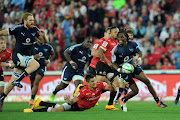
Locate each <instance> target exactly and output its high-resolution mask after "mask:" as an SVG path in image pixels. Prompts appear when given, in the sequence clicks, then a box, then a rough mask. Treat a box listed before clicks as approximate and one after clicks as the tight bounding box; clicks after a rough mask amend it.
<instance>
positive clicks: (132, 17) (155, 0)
mask: <svg viewBox="0 0 180 120" xmlns="http://www.w3.org/2000/svg"><path fill="white" fill-rule="evenodd" d="M0 9H1V10H0V28H2V29H7V28H9V27H12V26H14V25H17V24H18V22H19V20H20V17H21V15H22V14H23V13H24V12H31V13H33V15H34V17H35V25H36V26H38V28H41V29H44V30H45V32H46V35H47V36H48V38H49V40H50V44H51V45H52V46H53V48H54V50H55V53H56V57H55V59H54V61H52V62H51V63H50V64H49V65H48V67H47V70H61V69H62V67H63V65H64V64H65V62H66V61H65V58H64V56H63V51H64V49H66V48H67V47H69V46H71V45H74V44H78V43H81V42H82V41H83V40H84V38H85V37H87V36H91V37H92V38H93V41H96V40H98V39H99V38H102V37H103V36H104V30H105V28H107V27H109V26H117V27H119V28H125V27H127V26H129V27H130V28H132V29H133V32H134V41H136V42H137V43H138V45H139V46H140V47H141V49H142V51H143V58H144V59H143V61H142V68H143V69H145V70H150V69H151V70H153V69H158V70H160V69H162V70H165V69H180V1H179V0H1V1H0ZM6 39H7V40H8V44H7V48H8V49H10V50H13V48H14V44H15V38H14V37H13V36H8V37H6Z"/></svg>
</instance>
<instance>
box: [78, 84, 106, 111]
mask: <svg viewBox="0 0 180 120" xmlns="http://www.w3.org/2000/svg"><path fill="white" fill-rule="evenodd" d="M106 86H107V83H105V82H97V83H96V88H95V89H94V90H91V89H90V88H89V87H88V86H84V87H83V88H82V89H81V90H80V91H79V92H78V93H77V95H76V97H77V98H78V99H79V100H78V101H77V105H78V107H79V108H82V109H90V108H91V107H94V106H95V105H96V103H97V102H98V100H99V98H100V97H101V93H102V90H104V89H105V87H106Z"/></svg>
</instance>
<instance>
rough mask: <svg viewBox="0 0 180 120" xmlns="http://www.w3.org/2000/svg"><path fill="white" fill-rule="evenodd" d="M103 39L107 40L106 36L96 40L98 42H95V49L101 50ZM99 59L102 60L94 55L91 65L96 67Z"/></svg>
mask: <svg viewBox="0 0 180 120" xmlns="http://www.w3.org/2000/svg"><path fill="white" fill-rule="evenodd" d="M103 41H105V39H104V38H101V39H99V40H98V41H96V42H95V43H94V45H93V49H95V50H99V47H100V46H101V45H102V43H103ZM99 60H100V58H98V57H93V58H92V60H91V64H90V66H91V67H92V68H96V64H97V62H98V61H99Z"/></svg>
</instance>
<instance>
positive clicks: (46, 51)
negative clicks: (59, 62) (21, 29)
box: [32, 42, 54, 66]
mask: <svg viewBox="0 0 180 120" xmlns="http://www.w3.org/2000/svg"><path fill="white" fill-rule="evenodd" d="M52 52H54V49H53V47H52V46H51V45H50V44H47V43H45V44H42V45H38V44H37V42H35V43H34V46H33V48H32V54H33V55H36V54H39V56H40V60H37V61H38V62H39V64H40V65H41V66H44V60H48V59H49V57H50V55H51V53H52Z"/></svg>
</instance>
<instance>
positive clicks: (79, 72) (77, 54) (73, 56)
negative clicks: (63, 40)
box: [50, 37, 92, 102]
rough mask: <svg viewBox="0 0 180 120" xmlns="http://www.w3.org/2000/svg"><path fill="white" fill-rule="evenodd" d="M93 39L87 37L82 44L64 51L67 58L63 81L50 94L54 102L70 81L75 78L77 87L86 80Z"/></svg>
mask: <svg viewBox="0 0 180 120" xmlns="http://www.w3.org/2000/svg"><path fill="white" fill-rule="evenodd" d="M91 46H92V39H91V38H89V37H88V38H86V39H85V40H84V42H83V43H82V44H77V45H73V46H71V47H70V48H67V49H66V50H65V51H64V56H65V58H66V60H67V63H66V64H65V66H64V68H63V72H62V76H61V83H60V84H59V85H58V86H56V88H55V90H54V91H53V92H52V94H51V96H50V101H51V102H53V101H54V99H55V96H56V93H57V92H58V91H60V90H62V89H64V88H66V87H67V86H68V85H69V83H70V81H71V80H73V82H74V84H75V87H76V88H77V86H78V85H79V84H82V83H83V81H84V66H85V64H86V63H87V62H90V60H91V49H90V47H91Z"/></svg>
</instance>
